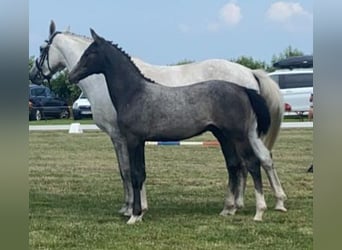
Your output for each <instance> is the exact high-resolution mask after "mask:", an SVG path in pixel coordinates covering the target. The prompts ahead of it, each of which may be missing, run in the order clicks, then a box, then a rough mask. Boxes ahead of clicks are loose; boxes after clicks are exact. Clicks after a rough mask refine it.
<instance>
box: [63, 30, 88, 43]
mask: <svg viewBox="0 0 342 250" xmlns="http://www.w3.org/2000/svg"><path fill="white" fill-rule="evenodd" d="M62 33H63V34H65V35H70V36H73V37H76V38H81V39H82V40H86V41H88V42H93V41H94V40H93V39H92V38H91V37H87V36H83V35H79V34H76V33H73V32H71V31H64V32H62Z"/></svg>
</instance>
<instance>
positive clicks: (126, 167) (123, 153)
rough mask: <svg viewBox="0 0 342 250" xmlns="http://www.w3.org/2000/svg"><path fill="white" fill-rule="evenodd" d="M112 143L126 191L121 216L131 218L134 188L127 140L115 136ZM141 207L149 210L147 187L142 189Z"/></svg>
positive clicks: (120, 211)
mask: <svg viewBox="0 0 342 250" xmlns="http://www.w3.org/2000/svg"><path fill="white" fill-rule="evenodd" d="M111 140H112V143H113V145H114V149H115V153H116V156H117V160H118V164H119V170H120V175H121V179H122V183H123V189H124V199H125V202H124V204H123V205H122V207H121V208H120V210H119V213H120V214H123V215H125V216H131V215H132V211H133V197H134V196H133V187H132V181H131V170H130V162H129V156H128V150H127V142H126V139H125V138H124V137H123V136H121V135H119V134H115V136H112V137H111ZM141 206H142V209H143V210H144V211H146V210H147V209H148V205H147V196H146V189H145V185H144V184H143V187H142V189H141Z"/></svg>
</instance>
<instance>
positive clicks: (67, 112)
mask: <svg viewBox="0 0 342 250" xmlns="http://www.w3.org/2000/svg"><path fill="white" fill-rule="evenodd" d="M69 116H70V114H69V111H68V110H66V109H65V110H63V111H62V112H61V113H60V114H59V118H62V119H63V118H69Z"/></svg>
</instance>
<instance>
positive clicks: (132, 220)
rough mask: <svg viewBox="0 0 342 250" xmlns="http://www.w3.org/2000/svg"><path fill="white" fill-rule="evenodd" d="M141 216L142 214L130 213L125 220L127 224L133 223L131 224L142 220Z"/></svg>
mask: <svg viewBox="0 0 342 250" xmlns="http://www.w3.org/2000/svg"><path fill="white" fill-rule="evenodd" d="M142 217H143V215H142V214H141V215H138V216H137V215H132V216H131V218H129V220H128V221H127V224H128V225H133V224H135V223H137V222H140V221H142Z"/></svg>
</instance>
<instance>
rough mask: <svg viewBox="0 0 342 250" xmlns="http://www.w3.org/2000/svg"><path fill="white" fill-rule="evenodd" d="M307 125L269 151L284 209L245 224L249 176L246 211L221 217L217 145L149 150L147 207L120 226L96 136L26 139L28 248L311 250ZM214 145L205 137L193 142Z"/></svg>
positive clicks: (108, 157)
mask: <svg viewBox="0 0 342 250" xmlns="http://www.w3.org/2000/svg"><path fill="white" fill-rule="evenodd" d="M312 138H313V130H312V129H289V130H282V131H281V134H280V137H279V140H278V142H277V144H276V147H275V149H274V151H273V157H274V161H275V166H276V169H277V171H278V175H279V178H280V179H281V182H282V184H283V187H284V190H285V192H286V193H287V195H288V200H287V202H286V203H285V204H286V206H287V208H288V212H287V213H281V212H277V211H274V210H273V207H274V205H275V199H274V197H273V193H272V192H271V189H270V186H269V183H268V181H267V180H266V177H265V175H264V176H263V177H264V178H263V181H264V191H265V196H266V202H267V205H268V210H267V211H266V212H265V214H264V221H263V222H261V223H257V222H254V221H253V216H254V213H255V198H254V190H253V186H252V181H251V178H250V177H249V178H248V184H247V190H246V196H245V208H243V209H242V210H239V211H238V212H237V214H236V215H235V216H229V217H222V216H219V212H220V211H221V209H222V207H223V200H224V195H225V190H226V182H227V173H226V169H225V166H224V161H223V156H222V154H221V152H220V149H219V148H218V147H208V148H206V147H200V146H180V147H179V146H178V147H177V146H147V147H146V164H147V181H146V185H147V193H148V202H149V210H148V212H147V213H146V215H145V216H144V220H143V222H142V223H139V224H137V225H126V224H125V222H126V220H127V218H124V217H122V216H121V215H119V214H118V213H117V211H118V209H119V208H120V206H121V203H122V201H123V192H122V183H121V180H120V176H119V172H118V167H117V163H116V159H115V155H114V152H113V149H112V145H111V143H110V140H109V137H107V136H106V135H105V134H104V133H102V132H85V133H83V134H76V135H75V134H73V135H71V134H68V133H67V131H65V132H30V134H29V186H30V190H29V198H30V199H29V245H30V249H272V250H273V249H312V245H313V228H312V227H313V225H312V223H313V218H312V217H313V175H312V174H311V173H307V172H306V170H307V167H308V165H309V164H310V163H311V161H312V158H313V155H312ZM208 139H213V138H212V136H211V135H210V134H205V135H202V136H200V137H197V138H194V139H193V140H208Z"/></svg>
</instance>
